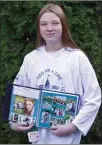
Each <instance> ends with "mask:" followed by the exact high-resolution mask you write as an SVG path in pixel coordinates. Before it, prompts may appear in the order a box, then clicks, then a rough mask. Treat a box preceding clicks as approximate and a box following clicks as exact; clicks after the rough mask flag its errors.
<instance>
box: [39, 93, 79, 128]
mask: <svg viewBox="0 0 102 145" xmlns="http://www.w3.org/2000/svg"><path fill="white" fill-rule="evenodd" d="M77 103H78V102H77V97H75V96H68V95H58V94H57V95H56V94H53V93H50V92H49V93H48V92H47V93H46V92H43V99H42V106H41V113H40V121H39V126H40V127H45V128H49V127H51V126H53V125H61V124H66V123H70V122H72V121H73V119H74V118H75V116H76V111H77Z"/></svg>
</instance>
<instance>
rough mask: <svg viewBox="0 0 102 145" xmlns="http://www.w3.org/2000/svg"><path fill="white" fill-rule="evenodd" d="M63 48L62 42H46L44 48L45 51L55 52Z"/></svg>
mask: <svg viewBox="0 0 102 145" xmlns="http://www.w3.org/2000/svg"><path fill="white" fill-rule="evenodd" d="M62 48H63V44H62V42H61V43H53V44H52V43H47V44H46V46H45V50H46V51H47V52H56V51H58V50H60V49H62Z"/></svg>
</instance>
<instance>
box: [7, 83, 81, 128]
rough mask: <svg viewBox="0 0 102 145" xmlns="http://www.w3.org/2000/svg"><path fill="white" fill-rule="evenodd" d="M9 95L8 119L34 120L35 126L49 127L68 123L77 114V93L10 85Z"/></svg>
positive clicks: (18, 120)
mask: <svg viewBox="0 0 102 145" xmlns="http://www.w3.org/2000/svg"><path fill="white" fill-rule="evenodd" d="M7 92H8V91H7ZM10 95H11V99H10V104H9V112H8V120H10V121H13V122H21V123H22V122H27V123H28V124H30V123H32V122H34V126H36V127H39V128H50V127H51V126H52V125H59V124H66V123H70V122H71V121H73V119H74V118H75V116H76V115H77V108H78V101H79V95H77V94H70V93H65V92H56V91H51V90H44V89H37V88H30V87H24V86H19V85H12V90H11V94H10V93H9V96H10ZM6 96H7V97H8V93H6ZM9 98H10V97H9ZM6 104H7V103H6ZM6 114H7V113H6Z"/></svg>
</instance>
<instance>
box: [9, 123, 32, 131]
mask: <svg viewBox="0 0 102 145" xmlns="http://www.w3.org/2000/svg"><path fill="white" fill-rule="evenodd" d="M33 125H34V123H31V124H30V125H29V124H27V123H11V124H10V127H11V129H12V130H14V131H27V130H29V129H31V128H32V127H33Z"/></svg>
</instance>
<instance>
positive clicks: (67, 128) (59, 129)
mask: <svg viewBox="0 0 102 145" xmlns="http://www.w3.org/2000/svg"><path fill="white" fill-rule="evenodd" d="M50 129H51V131H52V133H54V134H55V135H57V136H59V137H61V136H68V135H70V134H72V133H74V132H75V131H76V130H77V127H76V126H75V125H74V124H72V123H70V124H65V125H57V126H52V127H51V128H50Z"/></svg>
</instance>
